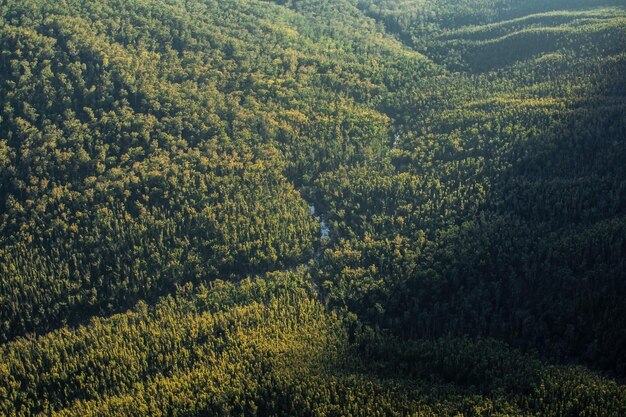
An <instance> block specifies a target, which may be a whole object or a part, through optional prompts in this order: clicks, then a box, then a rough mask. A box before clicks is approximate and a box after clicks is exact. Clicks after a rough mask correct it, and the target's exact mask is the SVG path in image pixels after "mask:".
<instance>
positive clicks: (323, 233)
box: [309, 204, 330, 260]
mask: <svg viewBox="0 0 626 417" xmlns="http://www.w3.org/2000/svg"><path fill="white" fill-rule="evenodd" d="M309 210H310V212H311V216H313V217H314V218H315V219H316V220H317V221H318V222H319V223H320V240H321V244H320V245H319V246H318V247H317V249H316V250H315V255H314V259H316V260H317V259H319V257H320V256H321V255H322V251H323V250H324V247H325V246H326V241H327V240H328V238H329V236H330V228H329V227H328V225H327V224H326V220H324V218H323V217H322V216H321V215H317V212H316V210H315V206H314V205H312V204H311V205H309Z"/></svg>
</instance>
